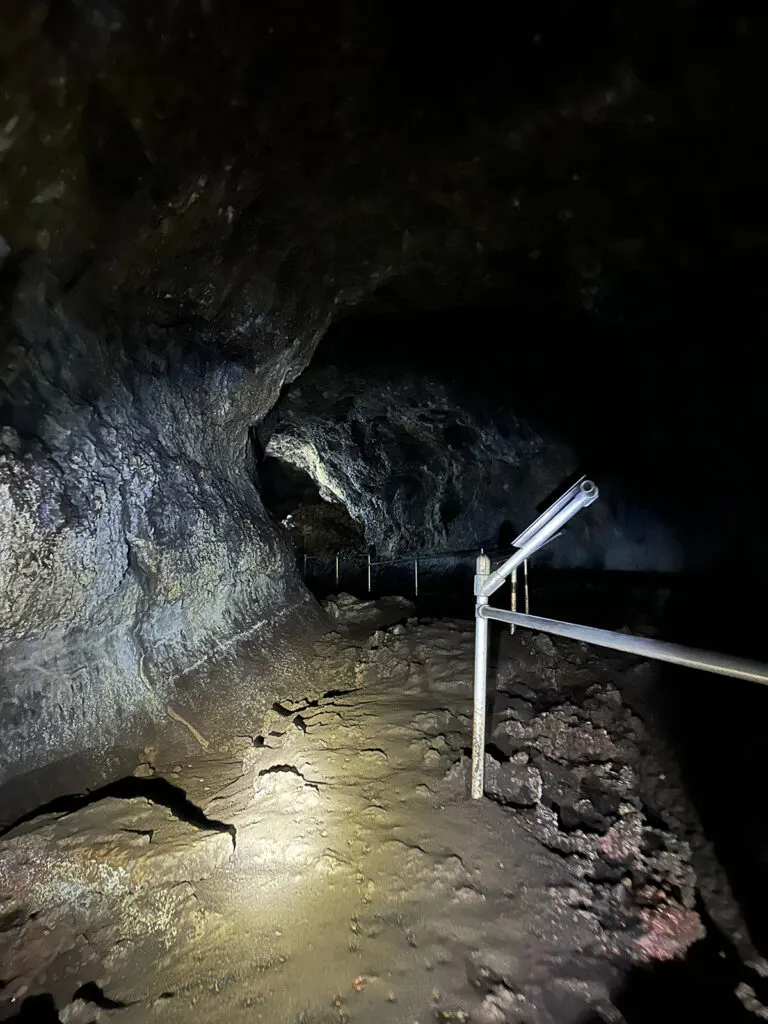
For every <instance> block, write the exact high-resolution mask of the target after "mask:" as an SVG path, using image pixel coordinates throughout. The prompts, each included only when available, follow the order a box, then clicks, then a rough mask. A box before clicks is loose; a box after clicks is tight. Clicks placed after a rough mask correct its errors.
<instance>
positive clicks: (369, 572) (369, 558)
mask: <svg viewBox="0 0 768 1024" xmlns="http://www.w3.org/2000/svg"><path fill="white" fill-rule="evenodd" d="M370 592H371V552H370V551H369V552H368V593H369V594H370Z"/></svg>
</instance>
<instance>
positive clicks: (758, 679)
mask: <svg viewBox="0 0 768 1024" xmlns="http://www.w3.org/2000/svg"><path fill="white" fill-rule="evenodd" d="M477 615H478V619H497V620H498V621H499V622H506V623H513V624H514V625H516V626H524V627H525V628H526V629H537V630H539V631H540V632H542V633H554V634H555V635H556V636H565V637H568V638H569V639H571V640H582V641H583V642H584V643H588V644H596V645H597V646H598V647H610V648H611V649H612V650H614V651H624V652H625V653H626V654H636V655H638V657H640V658H653V659H655V660H656V661H666V662H668V663H669V664H670V665H683V666H685V667H686V668H695V669H699V670H700V671H702V672H714V673H715V674H717V675H721V676H732V677H733V678H734V679H747V680H749V681H750V682H753V683H762V684H763V685H765V686H768V665H764V664H762V663H761V662H759V661H752V660H751V659H749V658H737V657H735V656H733V655H731V654H718V653H716V652H714V651H704V650H700V649H698V648H695V647H684V646H683V645H682V644H670V643H666V641H663V640H651V639H650V638H649V637H645V636H627V635H626V634H625V633H614V632H612V631H611V630H609V629H596V628H595V627H594V626H582V625H580V624H578V623H575V622H560V620H559V619H543V618H540V617H539V616H538V615H522V614H521V613H519V612H505V611H503V610H502V609H501V608H491V607H490V606H488V605H483V606H482V607H478V609H477Z"/></svg>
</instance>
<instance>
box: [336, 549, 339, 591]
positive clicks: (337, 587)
mask: <svg viewBox="0 0 768 1024" xmlns="http://www.w3.org/2000/svg"><path fill="white" fill-rule="evenodd" d="M336 589H337V590H338V589H339V552H338V551H337V552H336Z"/></svg>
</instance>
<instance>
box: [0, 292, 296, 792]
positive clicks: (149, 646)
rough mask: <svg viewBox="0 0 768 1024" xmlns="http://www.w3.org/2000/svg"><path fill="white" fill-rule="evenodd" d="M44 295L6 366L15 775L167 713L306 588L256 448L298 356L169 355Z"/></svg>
mask: <svg viewBox="0 0 768 1024" xmlns="http://www.w3.org/2000/svg"><path fill="white" fill-rule="evenodd" d="M29 300H30V301H29V303H27V304H24V302H23V300H22V299H21V298H20V297H19V296H17V301H16V307H15V310H16V319H15V324H14V326H13V328H11V326H10V325H8V329H9V330H12V332H13V335H12V338H11V339H10V340H8V341H7V345H6V349H5V360H4V366H3V370H4V373H3V379H4V387H3V398H4V418H5V422H6V426H5V427H3V430H2V433H1V434H0V552H2V554H1V555H0V595H1V596H0V602H1V605H2V607H1V608H0V623H1V625H0V644H1V645H2V664H3V683H2V687H1V688H0V720H1V721H2V723H3V743H2V744H0V778H2V777H3V775H5V774H7V773H9V772H11V771H15V772H18V771H20V770H23V769H24V768H33V767H37V766H38V765H39V764H40V762H41V761H42V760H44V759H46V758H55V757H56V756H63V755H66V754H69V753H71V752H73V751H74V750H77V749H78V748H79V747H81V746H82V745H84V744H88V745H89V746H91V747H92V748H93V749H94V750H98V749H99V748H101V749H106V748H108V747H109V745H110V744H112V743H114V742H115V741H116V739H117V738H119V737H121V736H122V737H123V738H126V737H130V735H131V733H132V731H134V728H135V726H136V725H137V723H138V722H140V721H142V720H146V719H152V718H160V719H162V717H163V716H164V713H165V705H166V703H167V702H168V701H169V700H174V699H175V697H174V696H173V695H174V686H173V684H174V681H175V680H176V679H177V678H178V676H179V675H180V674H181V673H182V672H184V671H185V670H188V669H189V668H190V667H191V666H192V665H194V663H195V662H196V661H198V660H200V659H203V658H205V657H207V656H208V655H209V654H210V652H211V651H212V650H215V649H216V645H217V644H219V643H220V642H221V641H222V640H230V639H232V638H233V637H235V636H237V635H238V634H240V633H242V632H244V631H246V630H249V629H253V628H254V627H255V626H257V625H258V624H259V623H261V625H262V626H274V625H275V624H276V623H277V622H278V621H279V620H280V619H281V618H282V617H284V616H285V614H286V612H288V611H291V610H293V611H295V610H296V608H297V606H298V607H300V606H302V605H306V595H305V592H304V590H303V588H302V586H301V584H300V582H299V580H298V578H297V576H296V572H295V566H294V562H293V558H292V556H291V554H290V553H289V552H288V551H287V549H286V547H285V544H284V542H283V541H282V540H281V539H280V537H279V535H278V532H277V529H276V527H275V525H274V523H273V522H272V520H271V519H270V517H269V516H268V515H267V514H266V513H265V511H264V509H263V506H262V503H261V500H260V496H259V493H258V491H257V490H256V488H255V486H254V483H253V479H252V473H251V471H252V466H251V464H250V461H251V460H250V459H249V449H248V424H249V423H251V422H254V421H256V420H257V419H259V418H260V417H261V416H262V415H263V413H264V411H265V410H266V409H268V408H269V406H270V405H271V404H272V402H273V401H274V398H275V395H276V394H277V392H278V390H279V387H280V383H281V382H282V379H283V376H284V375H285V371H286V367H285V360H284V359H283V358H280V357H275V358H273V359H272V360H271V361H265V362H264V363H262V364H261V365H252V366H247V365H246V364H245V363H244V362H242V361H238V362H234V361H229V362H228V361H225V360H223V359H218V360H212V359H211V358H210V356H209V355H206V354H205V353H203V352H196V351H195V350H194V348H193V347H188V348H187V349H186V350H182V349H180V348H179V346H178V344H177V343H176V342H174V341H171V342H170V343H169V344H166V345H164V347H163V353H164V354H163V355H162V357H161V356H158V355H157V354H153V352H152V350H151V348H149V347H148V346H147V345H146V343H141V344H140V343H132V342H131V341H130V339H126V338H123V337H121V335H120V332H119V330H116V329H113V330H112V331H111V333H110V334H109V343H108V344H107V343H105V335H106V334H107V330H106V326H103V327H102V330H101V331H100V332H98V333H96V332H94V331H92V330H90V329H88V328H86V327H85V326H84V325H83V324H82V322H78V321H77V320H72V319H71V318H69V317H68V316H67V314H66V312H65V310H64V308H63V307H62V306H61V305H60V304H57V303H55V302H52V303H50V304H48V303H41V302H39V301H38V300H39V296H35V295H33V296H30V297H29ZM129 350H130V357H129V355H128V352H129Z"/></svg>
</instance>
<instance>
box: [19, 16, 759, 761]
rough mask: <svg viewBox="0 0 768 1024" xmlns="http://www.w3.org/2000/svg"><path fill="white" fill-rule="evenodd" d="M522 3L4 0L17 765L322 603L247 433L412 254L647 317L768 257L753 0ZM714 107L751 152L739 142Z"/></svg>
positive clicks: (464, 277) (450, 271) (54, 751)
mask: <svg viewBox="0 0 768 1024" xmlns="http://www.w3.org/2000/svg"><path fill="white" fill-rule="evenodd" d="M516 19H517V20H516V24H515V28H514V31H509V26H507V25H502V24H500V23H499V22H498V14H497V11H496V10H495V9H494V6H493V5H491V4H489V5H487V6H484V5H481V6H480V7H479V8H475V9H473V12H472V16H471V17H464V16H462V17H461V18H455V19H454V18H452V17H451V16H449V15H447V14H446V12H445V10H444V8H443V7H440V6H437V5H432V4H429V3H425V4H422V5H419V6H417V7H416V8H414V6H413V5H412V4H403V5H400V4H391V5H379V6H378V7H375V8H371V6H370V5H366V4H357V3H353V2H351V0H349V2H348V0H338V2H333V3H330V4H328V5H325V6H324V7H323V9H322V12H319V11H318V9H317V8H316V7H313V6H310V5H307V4H305V3H303V2H302V0H291V2H288V3H276V2H272V0H267V2H266V3H260V4H253V3H250V2H249V3H246V2H244V0H243V2H223V0H222V2H218V0H205V2H200V3H199V4H196V3H179V2H176V0H95V2H93V0H87V2H86V0H60V2H53V0H51V2H48V0H8V2H6V3H5V4H4V5H3V26H2V33H1V34H0V75H2V81H1V82H0V264H1V265H0V303H2V324H1V325H0V347H2V371H3V372H2V381H3V389H2V427H3V432H2V439H3V448H2V451H3V470H2V472H3V480H4V490H3V492H2V494H3V499H2V500H3V502H4V506H5V508H4V511H5V513H6V515H5V516H4V519H3V523H2V530H3V531H4V532H3V540H4V545H3V549H2V559H3V562H2V565H3V583H4V585H5V594H6V595H7V604H8V606H9V607H8V608H7V609H6V610H7V624H6V626H5V627H4V628H5V629H6V630H8V632H7V633H6V634H5V637H4V647H3V651H2V656H3V661H4V666H5V668H4V682H3V694H4V696H3V705H4V706H3V723H4V727H5V731H4V733H3V736H2V740H0V747H2V749H3V750H4V752H6V757H7V758H8V762H9V764H10V763H12V765H13V770H14V771H20V770H22V769H23V768H24V767H28V766H31V765H34V764H38V765H39V764H45V763H48V762H50V761H51V760H53V759H54V758H55V757H58V756H59V754H60V753H62V752H63V750H64V749H65V748H72V747H75V748H76V747H79V746H91V745H93V744H94V743H96V742H98V743H99V744H101V743H108V742H109V734H110V731H111V733H112V734H115V733H118V732H124V726H126V727H127V722H128V719H129V718H131V716H132V715H142V714H146V713H149V712H148V708H149V707H154V697H152V695H151V694H150V693H149V691H148V690H147V689H146V686H145V683H144V681H143V676H146V678H147V679H149V680H150V683H151V685H153V686H159V687H161V688H162V686H164V685H167V684H168V683H169V678H168V677H169V675H170V674H172V673H173V672H174V671H176V670H177V669H180V668H183V667H184V666H188V665H189V664H190V663H194V661H195V659H196V658H198V657H199V656H201V653H202V652H204V649H205V647H206V644H208V643H209V642H210V641H211V639H212V638H213V637H216V638H217V640H218V641H219V642H226V641H227V640H228V639H230V638H231V637H232V636H233V635H236V634H237V631H238V630H239V629H240V628H241V626H242V625H253V624H254V623H258V622H259V621H261V620H260V618H259V616H260V615H261V614H262V608H263V607H264V606H265V605H267V604H269V605H270V606H271V607H272V606H274V604H275V599H277V600H278V602H279V600H280V599H281V594H282V598H283V599H284V607H285V608H288V607H290V600H291V594H292V593H293V595H294V596H295V595H296V593H298V591H297V590H294V588H293V584H292V583H291V578H290V577H287V578H286V580H285V581H283V582H282V583H278V584H275V583H274V582H273V581H272V580H271V578H268V577H267V576H266V575H265V573H264V572H263V571H262V570H263V569H264V567H266V566H267V565H269V566H273V565H274V564H276V563H277V564H281V559H282V560H283V562H284V560H285V557H286V556H285V554H284V553H281V549H280V548H279V546H278V544H277V542H276V541H275V540H274V534H273V532H272V527H271V526H270V525H269V523H268V522H267V521H266V520H265V518H264V517H263V515H262V513H261V511H260V508H259V503H258V497H257V495H256V493H255V491H254V490H253V487H252V485H251V483H250V481H249V479H248V476H247V473H246V470H245V463H246V455H245V445H246V437H247V430H248V428H249V427H250V426H252V425H253V424H254V423H255V422H257V421H258V420H259V419H260V418H261V417H262V416H263V415H264V413H265V412H266V410H267V409H268V408H269V406H270V404H271V403H272V402H273V401H274V399H275V396H276V394H277V392H278V390H279V388H280V386H281V384H283V383H284V382H285V381H291V380H293V379H295V378H296V376H297V375H298V374H299V373H301V371H302V370H303V368H304V367H305V366H306V365H307V362H308V360H309V359H310V357H311V355H312V352H313V350H314V347H315V345H316V344H317V341H318V339H319V337H320V336H321V334H322V332H323V331H324V330H325V328H326V327H327V326H328V324H329V323H330V322H331V321H332V320H333V319H334V316H335V315H336V313H337V311H338V310H340V309H342V308H344V307H346V306H350V305H353V304H355V303H357V302H359V301H360V300H361V299H362V298H363V297H364V296H366V295H369V294H371V293H373V292H378V293H381V292H383V291H385V290H386V285H387V282H390V281H395V280H398V279H399V278H400V277H401V276H402V275H403V274H405V273H410V274H412V275H413V276H412V279H413V281H414V282H416V285H417V288H418V290H419V292H420V293H423V294H424V295H425V296H429V295H430V294H438V295H440V296H445V295H446V294H450V295H451V296H452V301H454V302H455V301H461V299H462V297H466V296H468V295H477V294H479V293H482V292H483V290H484V289H485V288H486V287H487V286H488V283H489V281H492V282H493V283H494V284H495V285H496V286H500V285H501V286H505V287H507V288H508V290H509V294H510V295H514V293H515V289H516V288H517V287H518V284H519V282H518V279H517V276H516V275H517V269H516V268H518V267H519V266H520V263H521V261H523V262H525V264H526V265H528V264H529V263H530V264H531V265H536V266H546V268H547V273H548V274H549V275H551V277H552V278H553V279H554V280H555V281H556V282H557V287H556V291H557V294H558V295H559V296H560V297H561V298H562V300H563V302H564V303H566V304H567V303H574V304H576V305H577V306H578V307H579V308H580V309H588V310H590V311H592V312H594V314H595V315H596V316H606V315H607V316H609V317H610V316H611V315H613V316H616V315H619V316H623V315H624V310H625V305H624V304H623V302H622V300H623V295H624V293H625V292H624V285H625V282H626V280H627V279H628V278H633V277H634V275H636V274H637V273H638V272H639V268H641V267H642V271H643V281H644V282H646V283H649V282H650V284H651V285H652V283H653V282H654V281H656V280H658V279H659V277H660V276H663V275H668V274H670V273H673V274H674V273H675V272H677V271H678V270H679V269H680V268H681V267H683V268H686V270H687V271H688V272H693V271H694V270H695V269H696V268H697V267H700V268H701V267H703V268H706V270H707V273H709V274H718V273H719V274H722V275H724V276H725V277H728V276H729V275H730V277H731V278H732V277H734V276H739V275H740V273H741V268H743V267H744V266H745V265H746V263H748V262H749V261H753V260H754V259H755V258H760V257H762V255H763V254H764V251H765V239H766V237H767V236H766V233H765V232H764V231H763V230H762V225H761V223H760V221H759V219H758V218H756V215H755V210H756V209H758V208H759V206H758V203H757V202H756V201H755V200H757V199H762V192H763V187H764V173H763V166H762V163H761V161H760V160H759V159H758V157H757V156H756V153H757V150H756V149H755V147H753V145H752V139H753V136H754V124H755V123H756V120H757V119H756V118H755V116H754V111H753V110H752V109H751V108H750V104H749V103H748V102H747V101H746V98H748V97H749V96H750V95H752V94H753V92H754V89H753V87H754V84H755V82H757V83H758V86H759V87H761V86H762V77H761V74H760V71H759V69H760V66H761V65H760V60H759V59H755V58H756V57H759V56H761V52H760V43H759V39H758V37H757V36H756V34H755V31H754V27H755V26H754V23H753V21H752V20H751V19H750V18H749V17H747V16H746V15H740V14H738V13H737V12H734V11H732V10H730V9H729V8H724V7H723V6H722V5H712V4H701V5H681V6H680V7H679V8H675V9H674V10H670V7H669V4H668V3H665V2H662V0H659V2H658V3H651V4H648V3H644V4H624V3H619V2H617V3H610V2H609V3H607V4H604V5H596V6H595V7H590V8H589V9H588V10H587V9H585V8H584V7H583V5H574V4H571V3H570V2H567V0H552V2H550V3H548V4H545V5H543V6H540V7H537V6H534V7H531V8H530V9H529V10H527V11H525V12H521V13H520V15H519V18H518V16H517V14H516ZM576 27H578V29H579V33H580V36H581V38H582V40H584V43H583V45H579V46H578V47H574V46H573V35H574V29H575V28H576ZM724 39H725V40H727V41H728V46H727V47H726V48H725V49H726V51H727V52H726V56H725V57H724V58H723V59H718V60H713V57H712V55H713V52H717V53H722V52H723V49H724V48H723V40H724ZM754 94H758V93H757V92H755V93H754ZM713 116H717V118H718V123H719V124H720V126H721V133H720V137H719V140H718V152H720V153H727V154H728V160H727V161H725V160H713V159H711V149H712V136H711V124H712V118H713ZM724 214H725V215H726V222H725V223H724V221H723V216H724ZM739 279H740V280H741V279H742V278H741V277H740V278H739ZM744 280H746V278H744ZM429 282H433V283H436V284H437V285H438V288H437V290H436V292H435V293H431V292H430V291H429V289H428V288H426V289H424V288H423V287H422V286H423V285H424V283H426V284H429ZM759 284H760V282H758V285H759ZM634 294H636V292H635V293H634ZM440 301H443V300H442V299H441V300H440ZM287 571H289V570H287ZM180 581H181V582H180ZM275 585H277V587H278V591H280V592H279V593H278V594H275V591H274V587H275ZM179 588H181V590H182V592H183V593H182V594H181V595H179ZM281 588H282V589H281ZM241 620H243V621H241ZM141 666H143V668H141ZM148 700H149V702H150V703H149V704H147V701H148ZM7 770H9V769H7Z"/></svg>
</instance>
